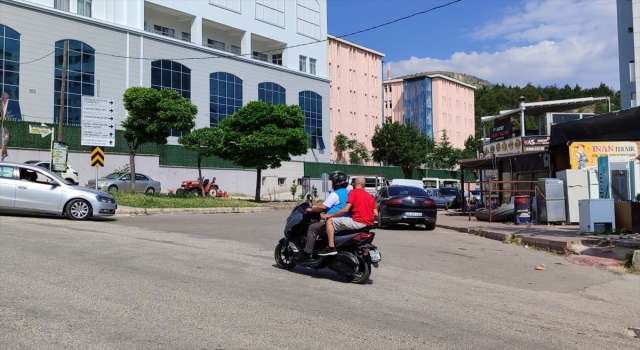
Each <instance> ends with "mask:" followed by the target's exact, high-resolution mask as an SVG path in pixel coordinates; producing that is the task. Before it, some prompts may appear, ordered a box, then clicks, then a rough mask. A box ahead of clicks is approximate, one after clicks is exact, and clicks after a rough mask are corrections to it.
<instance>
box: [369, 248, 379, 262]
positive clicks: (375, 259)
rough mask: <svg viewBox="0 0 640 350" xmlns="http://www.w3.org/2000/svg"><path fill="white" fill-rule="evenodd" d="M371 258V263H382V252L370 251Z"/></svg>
mask: <svg viewBox="0 0 640 350" xmlns="http://www.w3.org/2000/svg"><path fill="white" fill-rule="evenodd" d="M369 256H370V257H371V262H372V263H375V262H378V261H380V252H379V251H378V250H377V249H376V250H370V251H369Z"/></svg>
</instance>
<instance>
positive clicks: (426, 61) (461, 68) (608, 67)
mask: <svg viewBox="0 0 640 350" xmlns="http://www.w3.org/2000/svg"><path fill="white" fill-rule="evenodd" d="M451 1H453V0H328V5H327V6H328V21H329V23H328V32H329V34H331V35H335V36H341V35H345V34H349V33H353V32H356V31H358V30H362V29H365V28H369V27H372V26H376V25H379V24H382V23H385V22H388V21H392V20H395V19H397V18H400V17H404V16H407V15H411V14H413V13H416V12H420V11H424V10H427V9H430V8H432V7H435V6H439V5H443V4H446V3H448V2H451ZM344 39H345V40H349V41H352V42H355V43H357V44H360V45H363V46H366V47H369V48H371V49H374V50H376V51H380V52H382V53H384V54H385V57H384V62H385V73H384V74H385V79H386V71H387V63H390V64H391V74H392V77H399V76H402V75H406V74H413V73H419V72H425V71H433V70H445V71H453V72H458V73H466V74H470V75H474V76H476V77H478V78H482V79H486V80H488V81H490V82H492V83H498V84H502V83H504V84H506V85H519V86H524V85H526V84H527V83H532V84H533V85H541V86H547V85H553V84H555V85H557V86H559V87H562V86H564V85H565V84H569V85H571V86H574V85H575V84H578V85H580V86H581V87H583V88H589V87H597V86H598V85H599V84H600V83H601V82H603V83H605V84H607V85H608V86H610V87H613V88H614V89H616V90H617V89H619V87H620V83H619V73H618V72H619V69H618V39H617V19H616V1H615V0H461V1H460V2H457V3H454V4H452V5H450V6H448V7H445V8H442V9H439V10H435V11H432V12H429V13H426V14H422V15H419V16H416V17H413V18H410V19H407V20H404V21H400V22H397V23H394V24H391V25H388V26H385V27H381V28H378V29H374V30H371V31H368V32H365V33H360V34H356V35H353V36H347V37H344Z"/></svg>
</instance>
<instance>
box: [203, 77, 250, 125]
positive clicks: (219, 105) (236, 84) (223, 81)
mask: <svg viewBox="0 0 640 350" xmlns="http://www.w3.org/2000/svg"><path fill="white" fill-rule="evenodd" d="M240 107H242V79H240V78H238V77H237V76H235V75H233V74H231V73H225V72H217V73H211V74H210V75H209V125H210V126H211V127H214V126H218V123H220V121H222V120H223V119H224V118H226V117H228V116H230V115H232V114H233V113H235V112H236V111H237V110H238V109H240Z"/></svg>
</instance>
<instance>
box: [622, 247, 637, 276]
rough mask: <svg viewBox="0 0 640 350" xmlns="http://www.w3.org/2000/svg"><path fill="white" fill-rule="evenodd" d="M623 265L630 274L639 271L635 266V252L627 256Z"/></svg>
mask: <svg viewBox="0 0 640 350" xmlns="http://www.w3.org/2000/svg"><path fill="white" fill-rule="evenodd" d="M621 265H622V267H624V269H625V270H626V271H627V272H628V273H636V272H637V271H638V270H637V269H636V267H635V266H633V251H630V252H628V253H627V254H625V256H624V260H622V263H621Z"/></svg>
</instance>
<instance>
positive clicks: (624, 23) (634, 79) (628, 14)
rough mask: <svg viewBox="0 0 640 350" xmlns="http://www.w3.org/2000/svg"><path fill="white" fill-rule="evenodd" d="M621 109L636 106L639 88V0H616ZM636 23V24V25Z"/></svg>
mask: <svg viewBox="0 0 640 350" xmlns="http://www.w3.org/2000/svg"><path fill="white" fill-rule="evenodd" d="M616 6H617V12H618V16H617V17H618V60H619V67H620V104H621V106H620V107H621V109H627V108H631V107H636V106H638V98H637V95H636V93H637V92H638V90H640V60H638V59H636V57H639V58H640V0H617V2H616ZM636 24H638V25H636Z"/></svg>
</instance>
